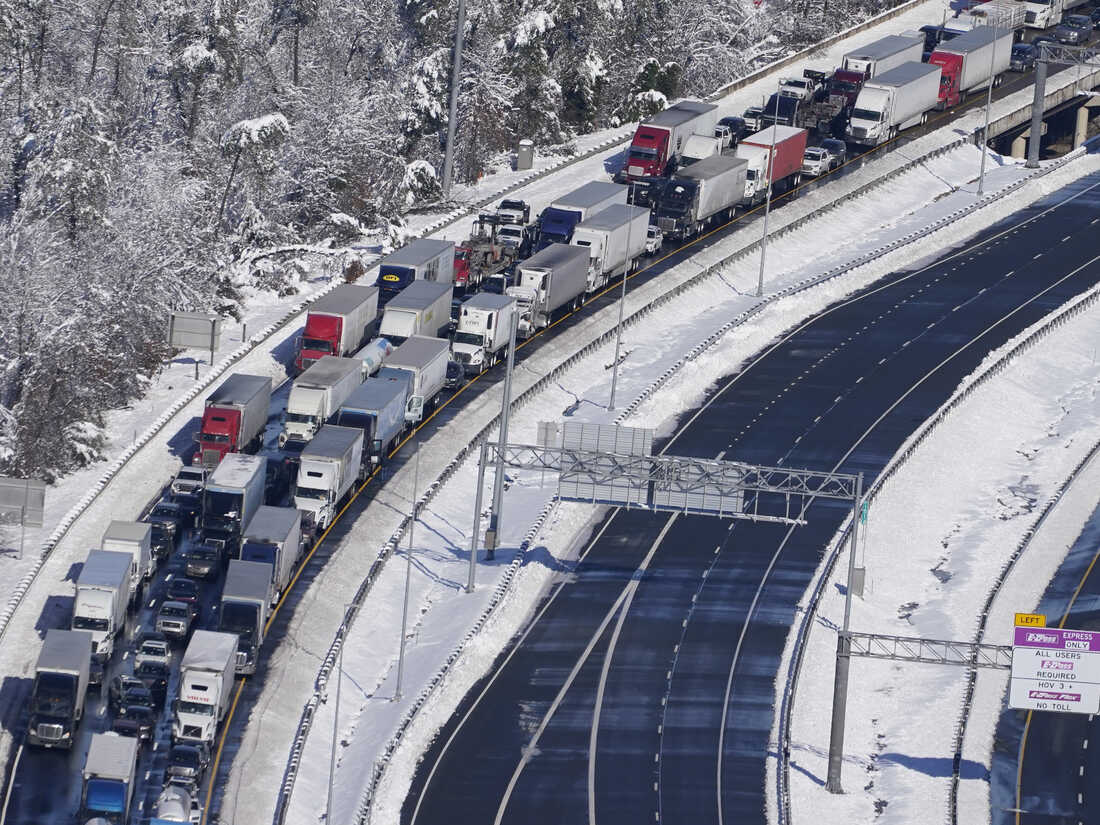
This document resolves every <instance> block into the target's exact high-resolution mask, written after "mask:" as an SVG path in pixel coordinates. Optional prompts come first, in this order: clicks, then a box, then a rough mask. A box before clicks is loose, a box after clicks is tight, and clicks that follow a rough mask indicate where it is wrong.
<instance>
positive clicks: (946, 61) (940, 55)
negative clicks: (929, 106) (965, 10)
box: [928, 26, 1015, 109]
mask: <svg viewBox="0 0 1100 825" xmlns="http://www.w3.org/2000/svg"><path fill="white" fill-rule="evenodd" d="M1014 40H1015V35H1014V34H1013V32H1012V30H1011V29H997V28H993V27H992V26H978V27H976V28H974V29H971V30H970V31H968V32H967V33H966V34H960V35H959V36H958V37H953V38H951V39H950V40H945V41H944V42H942V43H940V44H939V45H938V46H937V47H936V50H935V51H934V52H932V56H931V57H929V58H928V64H929V65H930V66H939V67H940V91H939V102H938V103H937V104H936V108H937V109H947V108H949V107H951V106H957V105H958V104H959V103H962V101H963V100H965V99H966V96H967V95H968V94H970V92H973V91H975V90H977V89H984V88H986V87H987V86H988V85H989V81H990V78H991V77H992V78H993V82H994V83H996V82H997V78H999V77H1000V76H1001V75H1002V74H1004V73H1005V72H1006V71H1008V66H1009V63H1011V62H1012V44H1013V41H1014Z"/></svg>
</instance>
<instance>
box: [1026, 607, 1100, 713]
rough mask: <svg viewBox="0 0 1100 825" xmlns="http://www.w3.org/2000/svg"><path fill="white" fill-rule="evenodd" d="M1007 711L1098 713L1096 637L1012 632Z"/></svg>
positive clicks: (1099, 647) (1099, 641)
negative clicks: (1010, 674) (1010, 672)
mask: <svg viewBox="0 0 1100 825" xmlns="http://www.w3.org/2000/svg"><path fill="white" fill-rule="evenodd" d="M1008 704H1009V707H1013V708H1019V709H1022V710H1047V711H1060V712H1063V713H1097V712H1098V711H1100V632H1095V631H1091V630H1065V629H1062V628H1052V627H1048V628H1042V627H1016V628H1015V636H1014V638H1013V645H1012V680H1011V682H1010V683H1009V691H1008Z"/></svg>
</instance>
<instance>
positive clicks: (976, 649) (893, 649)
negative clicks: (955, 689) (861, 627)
mask: <svg viewBox="0 0 1100 825" xmlns="http://www.w3.org/2000/svg"><path fill="white" fill-rule="evenodd" d="M848 638H849V639H851V644H852V646H851V651H850V652H851V655H852V656H863V657H865V658H868V659H893V660H894V661H899V662H923V663H925V664H929V665H962V666H963V667H986V668H997V669H1001V670H1008V669H1009V668H1011V667H1012V645H989V644H981V643H978V642H950V641H946V640H944V639H919V638H917V637H915V636H887V635H883V634H881V633H855V632H852V631H849V632H848Z"/></svg>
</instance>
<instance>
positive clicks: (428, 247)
mask: <svg viewBox="0 0 1100 825" xmlns="http://www.w3.org/2000/svg"><path fill="white" fill-rule="evenodd" d="M454 261H455V245H454V241H437V240H435V239H434V238H418V239H417V240H415V241H410V242H409V243H408V244H407V245H405V246H403V247H401V248H400V249H398V250H397V251H396V252H394V253H392V254H391V255H388V256H387V257H386V258H385V259H384V260H383V261H382V263H381V264H380V265H379V266H378V288H379V289H380V290H381V293H382V294H381V303H382V305H383V306H385V305H386V304H387V303H388V302H389V300H390V299H391V298H393V297H394V296H395V295H396V294H397V293H399V292H400V291H401V290H403V289H404V288H405V287H407V286H408V285H409V284H411V283H412V282H413V281H435V282H436V283H440V284H453V283H454Z"/></svg>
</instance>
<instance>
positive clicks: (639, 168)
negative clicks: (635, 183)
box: [559, 124, 670, 243]
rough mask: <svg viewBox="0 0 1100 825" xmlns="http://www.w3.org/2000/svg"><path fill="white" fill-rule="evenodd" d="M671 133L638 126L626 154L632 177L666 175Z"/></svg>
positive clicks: (628, 168)
mask: <svg viewBox="0 0 1100 825" xmlns="http://www.w3.org/2000/svg"><path fill="white" fill-rule="evenodd" d="M669 134H670V133H669V132H668V131H667V130H665V129H646V128H645V126H644V124H643V125H642V126H639V127H638V131H637V132H635V133H634V140H632V141H631V142H630V148H629V149H628V150H627V155H626V171H627V174H628V175H629V176H630V177H631V178H659V177H664V175H665V172H666V171H667V168H668V157H669V152H668V140H669ZM559 243H569V241H567V240H566V241H559Z"/></svg>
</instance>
